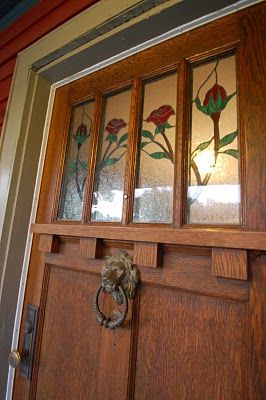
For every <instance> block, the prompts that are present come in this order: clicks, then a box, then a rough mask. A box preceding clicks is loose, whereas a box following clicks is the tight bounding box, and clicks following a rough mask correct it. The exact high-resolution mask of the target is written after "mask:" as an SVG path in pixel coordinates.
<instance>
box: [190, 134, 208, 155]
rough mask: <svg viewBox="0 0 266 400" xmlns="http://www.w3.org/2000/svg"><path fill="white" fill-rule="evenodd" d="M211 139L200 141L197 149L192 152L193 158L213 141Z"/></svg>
mask: <svg viewBox="0 0 266 400" xmlns="http://www.w3.org/2000/svg"><path fill="white" fill-rule="evenodd" d="M211 141H212V139H211V140H208V142H202V143H200V144H199V145H198V146H197V147H196V148H195V150H194V151H193V152H192V153H191V158H192V159H193V158H194V157H196V155H198V154H199V153H200V152H201V151H203V150H205V149H206V148H207V147H208V146H209V144H210V143H211Z"/></svg>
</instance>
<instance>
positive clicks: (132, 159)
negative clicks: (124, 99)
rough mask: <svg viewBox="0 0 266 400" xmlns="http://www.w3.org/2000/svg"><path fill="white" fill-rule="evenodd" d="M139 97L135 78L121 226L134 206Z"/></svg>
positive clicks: (139, 109) (140, 83) (138, 83)
mask: <svg viewBox="0 0 266 400" xmlns="http://www.w3.org/2000/svg"><path fill="white" fill-rule="evenodd" d="M141 95H142V82H141V80H140V79H139V78H136V79H134V81H133V87H132V97H131V106H130V120H129V129H128V132H129V135H128V148H127V160H126V171H125V182H124V195H126V196H127V197H126V198H124V199H123V215H122V224H123V225H127V224H129V223H130V222H131V218H132V212H133V205H134V187H135V175H136V165H137V156H138V128H139V119H140V118H139V117H140V112H141Z"/></svg>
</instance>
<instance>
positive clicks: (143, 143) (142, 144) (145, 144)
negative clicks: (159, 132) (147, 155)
mask: <svg viewBox="0 0 266 400" xmlns="http://www.w3.org/2000/svg"><path fill="white" fill-rule="evenodd" d="M149 143H150V142H141V143H140V144H139V148H140V149H143V147H145V146H147V144H149Z"/></svg>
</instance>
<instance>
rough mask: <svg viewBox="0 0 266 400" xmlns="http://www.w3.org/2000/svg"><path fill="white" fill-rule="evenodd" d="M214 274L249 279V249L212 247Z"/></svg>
mask: <svg viewBox="0 0 266 400" xmlns="http://www.w3.org/2000/svg"><path fill="white" fill-rule="evenodd" d="M212 275H214V276H217V277H224V278H231V279H242V280H247V279H248V259H247V251H246V250H235V249H219V248H214V249H212Z"/></svg>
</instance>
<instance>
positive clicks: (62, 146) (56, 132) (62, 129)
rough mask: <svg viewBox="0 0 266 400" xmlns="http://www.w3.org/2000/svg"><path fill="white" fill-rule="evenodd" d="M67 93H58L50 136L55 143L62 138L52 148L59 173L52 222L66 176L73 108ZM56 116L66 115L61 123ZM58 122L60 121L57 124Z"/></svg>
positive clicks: (54, 218) (55, 216) (60, 90)
mask: <svg viewBox="0 0 266 400" xmlns="http://www.w3.org/2000/svg"><path fill="white" fill-rule="evenodd" d="M65 92H66V89H65V88H62V89H59V91H58V98H57V99H56V100H57V101H56V102H55V113H53V120H54V121H55V124H53V123H52V125H51V129H50V134H49V136H50V137H52V138H53V140H54V142H55V143H56V140H58V139H57V138H58V137H59V138H61V141H60V143H58V144H57V145H55V146H51V147H52V148H53V147H54V152H55V153H56V155H55V156H54V157H53V159H52V160H51V161H52V164H53V166H54V163H56V162H58V166H57V171H58V173H57V178H56V184H55V191H54V193H51V195H53V209H52V214H51V216H50V221H56V220H57V214H58V210H59V203H60V195H61V184H62V179H63V174H64V165H65V159H66V153H67V151H66V150H67V145H68V133H69V127H70V124H71V114H72V107H71V105H70V104H69V90H68V91H67V93H65ZM56 115H62V116H64V115H65V119H64V118H62V122H61V123H60V118H56ZM56 120H57V121H58V122H57V123H56ZM54 125H55V126H54ZM58 125H59V127H58ZM61 133H62V134H61ZM57 160H59V161H57ZM46 164H48V163H46ZM51 175H52V173H51ZM50 221H49V222H50Z"/></svg>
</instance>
